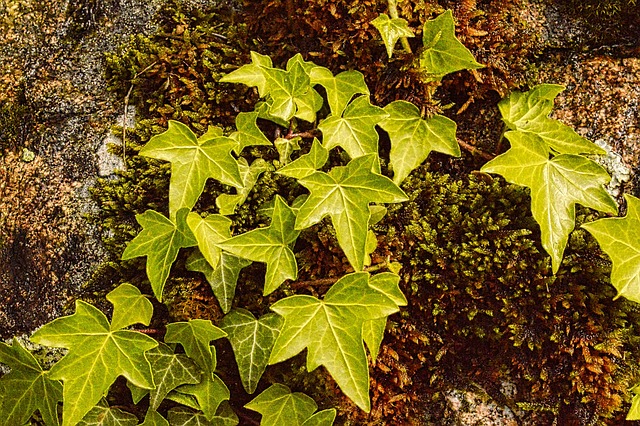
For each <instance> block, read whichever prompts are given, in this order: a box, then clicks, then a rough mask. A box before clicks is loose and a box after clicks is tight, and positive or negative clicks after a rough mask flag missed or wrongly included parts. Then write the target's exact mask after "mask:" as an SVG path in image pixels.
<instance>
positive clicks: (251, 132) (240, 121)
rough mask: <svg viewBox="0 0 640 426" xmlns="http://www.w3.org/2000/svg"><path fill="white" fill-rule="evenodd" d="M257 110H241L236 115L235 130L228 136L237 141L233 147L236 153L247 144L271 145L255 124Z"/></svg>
mask: <svg viewBox="0 0 640 426" xmlns="http://www.w3.org/2000/svg"><path fill="white" fill-rule="evenodd" d="M257 119H258V113H257V112H255V111H254V112H241V113H239V114H238V115H237V116H236V128H237V129H238V130H237V131H235V132H233V133H231V135H229V137H230V138H231V139H233V140H234V141H236V142H237V143H238V146H236V147H235V148H234V151H235V153H236V154H240V153H241V152H242V150H243V149H244V148H245V147H247V146H253V145H271V142H270V141H269V139H267V137H266V136H265V135H264V133H262V131H261V130H260V129H259V128H258V125H257V124H256V120H257Z"/></svg>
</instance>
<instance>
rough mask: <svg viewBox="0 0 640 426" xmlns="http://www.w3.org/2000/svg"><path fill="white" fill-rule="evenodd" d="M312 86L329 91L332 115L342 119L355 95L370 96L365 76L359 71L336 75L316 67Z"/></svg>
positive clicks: (328, 98)
mask: <svg viewBox="0 0 640 426" xmlns="http://www.w3.org/2000/svg"><path fill="white" fill-rule="evenodd" d="M310 77H311V84H314V85H315V84H319V85H321V86H322V87H324V88H325V90H326V91H327V101H328V102H329V108H330V109H331V114H332V115H333V116H335V117H341V116H342V113H343V112H344V109H345V108H346V107H347V104H348V103H349V101H350V100H351V98H352V97H353V96H354V95H357V94H362V95H367V96H368V95H369V88H368V87H367V83H365V81H364V75H362V73H361V72H359V71H353V70H350V71H343V72H341V73H340V74H338V75H336V76H335V77H334V75H333V74H332V73H331V71H329V70H328V69H327V68H325V67H318V66H316V67H314V68H313V69H311V73H310Z"/></svg>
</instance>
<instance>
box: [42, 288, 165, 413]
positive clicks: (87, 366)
mask: <svg viewBox="0 0 640 426" xmlns="http://www.w3.org/2000/svg"><path fill="white" fill-rule="evenodd" d="M114 302H115V303H119V299H117V298H116V299H114ZM148 303H151V302H148ZM115 308H117V309H122V307H119V306H117V305H116V306H114V309H115ZM150 320H151V316H150V315H148V316H147V317H143V315H136V316H134V317H133V318H132V319H130V321H124V320H121V325H122V327H127V326H129V325H132V324H135V323H138V322H139V323H142V324H144V325H149V321H150ZM31 340H32V341H33V342H35V343H38V344H41V345H46V346H51V347H56V348H66V349H69V352H68V353H67V354H66V355H65V356H64V357H63V358H62V359H61V360H60V361H58V362H57V363H56V364H55V365H54V366H53V367H51V370H50V371H49V377H50V378H51V379H52V380H62V382H63V384H64V387H63V397H64V406H63V412H62V425H63V426H70V425H75V424H76V423H78V422H79V421H80V420H81V419H82V418H83V417H84V416H85V415H86V414H87V413H88V412H89V411H90V410H91V409H92V408H93V407H94V406H95V405H96V404H97V403H98V401H100V399H101V398H102V396H103V395H104V394H105V392H106V391H107V390H108V389H109V387H110V386H111V384H112V383H113V382H114V381H115V380H116V378H117V377H118V376H121V375H122V376H124V377H125V378H126V379H127V380H129V381H130V382H131V383H133V384H134V385H136V386H138V387H141V388H145V389H153V388H154V387H155V384H154V382H153V375H152V372H151V365H150V363H149V361H148V360H147V358H146V356H145V352H147V351H149V350H151V349H153V348H155V347H156V346H157V345H158V342H156V341H155V340H154V339H152V338H151V337H149V336H146V335H144V334H142V333H139V332H137V331H131V330H122V329H113V328H112V327H111V324H109V321H108V320H107V317H106V316H105V315H104V314H103V313H102V312H100V311H99V310H98V309H97V308H95V307H93V306H91V305H89V304H88V303H86V302H83V301H81V300H77V301H76V312H75V313H74V314H73V315H70V316H66V317H61V318H58V319H56V320H54V321H52V322H50V323H48V324H45V325H44V326H43V327H42V328H40V329H39V330H38V331H36V332H35V333H34V334H33V336H31Z"/></svg>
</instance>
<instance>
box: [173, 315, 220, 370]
mask: <svg viewBox="0 0 640 426" xmlns="http://www.w3.org/2000/svg"><path fill="white" fill-rule="evenodd" d="M226 335H227V333H225V332H224V331H223V330H220V329H219V328H218V327H216V326H215V325H213V323H212V322H211V321H209V320H202V319H192V320H189V321H188V322H174V323H171V324H168V325H167V334H165V336H164V341H165V342H167V343H180V344H181V345H182V347H183V348H184V351H185V353H186V354H187V356H188V357H189V358H191V359H192V360H194V361H195V362H196V364H198V365H199V366H200V368H202V369H203V370H204V371H205V372H207V373H208V374H209V375H211V374H213V372H214V371H215V369H216V353H215V348H213V347H212V346H211V345H210V343H211V341H213V340H217V339H220V338H221V337H225V336H226Z"/></svg>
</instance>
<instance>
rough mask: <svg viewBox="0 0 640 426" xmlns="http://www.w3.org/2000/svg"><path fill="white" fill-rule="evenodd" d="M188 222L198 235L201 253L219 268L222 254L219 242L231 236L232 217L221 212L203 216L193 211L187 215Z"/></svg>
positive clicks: (213, 266) (192, 230)
mask: <svg viewBox="0 0 640 426" xmlns="http://www.w3.org/2000/svg"><path fill="white" fill-rule="evenodd" d="M187 224H188V225H189V229H191V232H193V235H194V236H195V237H196V241H197V242H198V249H199V250H200V253H202V255H203V256H204V258H205V259H206V260H207V262H208V263H209V265H211V267H212V268H213V269H215V268H217V267H218V263H220V255H221V254H222V250H221V249H220V248H219V247H218V246H217V244H218V243H221V242H222V241H224V240H227V239H229V238H231V229H230V228H231V219H229V218H228V217H225V216H222V215H219V214H212V215H209V216H207V217H205V218H202V217H201V216H200V215H199V214H198V213H195V212H191V213H189V215H188V216H187Z"/></svg>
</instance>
